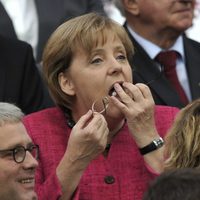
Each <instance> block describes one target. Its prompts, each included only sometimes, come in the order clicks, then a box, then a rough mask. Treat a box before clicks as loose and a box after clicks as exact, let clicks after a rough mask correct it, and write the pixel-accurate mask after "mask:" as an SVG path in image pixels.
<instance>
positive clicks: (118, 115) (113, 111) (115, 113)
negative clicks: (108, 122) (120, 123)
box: [106, 106, 124, 120]
mask: <svg viewBox="0 0 200 200" xmlns="http://www.w3.org/2000/svg"><path fill="white" fill-rule="evenodd" d="M106 116H107V117H109V118H110V119H116V120H121V119H123V118H124V115H123V113H122V112H121V111H120V110H119V109H118V108H116V107H114V106H113V107H109V108H108V110H107V113H106Z"/></svg>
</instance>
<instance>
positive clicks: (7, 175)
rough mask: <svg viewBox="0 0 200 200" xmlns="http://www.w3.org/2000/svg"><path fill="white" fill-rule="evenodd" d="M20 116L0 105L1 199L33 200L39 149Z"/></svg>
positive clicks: (20, 113)
mask: <svg viewBox="0 0 200 200" xmlns="http://www.w3.org/2000/svg"><path fill="white" fill-rule="evenodd" d="M22 117H23V113H22V112H21V110H20V109H19V108H18V107H16V106H14V105H12V104H9V103H0V199H1V200H36V199H37V195H36V193H35V191H34V185H35V178H34V176H35V170H36V167H37V166H38V162H37V160H36V159H37V158H38V150H39V147H38V146H37V145H34V144H33V142H32V140H31V138H30V137H29V135H28V134H27V132H26V129H25V127H24V125H23V123H22Z"/></svg>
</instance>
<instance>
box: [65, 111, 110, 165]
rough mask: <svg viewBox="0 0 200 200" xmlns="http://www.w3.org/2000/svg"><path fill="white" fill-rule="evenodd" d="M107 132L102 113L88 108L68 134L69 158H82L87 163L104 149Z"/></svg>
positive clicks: (73, 159)
mask: <svg viewBox="0 0 200 200" xmlns="http://www.w3.org/2000/svg"><path fill="white" fill-rule="evenodd" d="M108 133H109V130H108V128H107V122H106V121H105V118H104V117H103V115H101V114H99V113H96V112H92V111H91V110H89V111H88V113H86V114H85V115H84V116H82V117H81V118H80V120H79V121H78V122H77V123H76V125H75V126H74V128H73V129H72V132H71V134H70V138H69V142H68V148H67V153H68V155H69V156H70V160H72V161H76V160H84V161H85V162H86V163H89V162H90V161H91V160H93V159H94V158H95V157H96V156H98V155H99V154H100V153H102V152H103V151H104V149H105V147H106V144H107V138H108Z"/></svg>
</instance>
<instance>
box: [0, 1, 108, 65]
mask: <svg viewBox="0 0 200 200" xmlns="http://www.w3.org/2000/svg"><path fill="white" fill-rule="evenodd" d="M89 12H98V13H103V14H105V12H104V9H103V4H102V1H101V0H59V1H56V0H41V1H40V0H9V1H8V0H0V34H1V35H3V36H7V37H10V38H18V39H20V40H22V41H26V42H27V43H29V44H30V45H31V46H32V48H33V52H34V56H35V58H36V61H37V63H40V61H41V58H42V52H43V49H44V46H45V44H46V42H47V40H48V38H49V36H50V35H51V33H52V32H53V31H54V30H55V29H56V28H57V27H58V26H59V25H60V24H61V23H63V22H65V21H66V20H68V19H70V18H73V17H76V16H79V15H82V14H85V13H89Z"/></svg>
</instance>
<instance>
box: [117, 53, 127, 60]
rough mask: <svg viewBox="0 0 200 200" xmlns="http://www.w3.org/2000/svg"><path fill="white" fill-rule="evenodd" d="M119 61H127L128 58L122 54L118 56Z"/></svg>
mask: <svg viewBox="0 0 200 200" xmlns="http://www.w3.org/2000/svg"><path fill="white" fill-rule="evenodd" d="M117 60H120V61H125V60H126V56H125V55H124V54H120V55H118V56H117Z"/></svg>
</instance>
